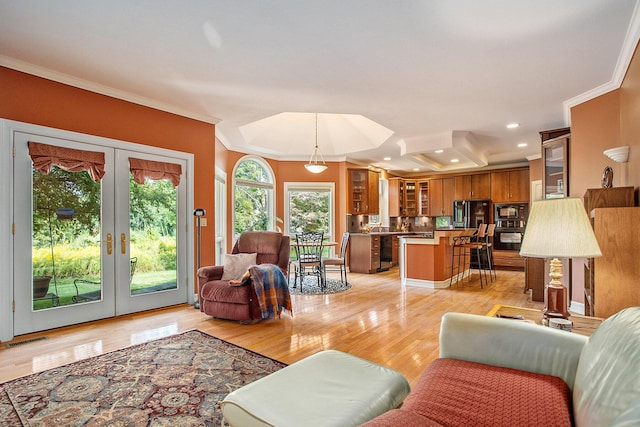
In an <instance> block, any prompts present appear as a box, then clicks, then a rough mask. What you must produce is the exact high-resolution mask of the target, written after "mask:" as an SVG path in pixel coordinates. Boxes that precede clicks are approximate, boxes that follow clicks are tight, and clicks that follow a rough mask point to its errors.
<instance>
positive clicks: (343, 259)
mask: <svg viewBox="0 0 640 427" xmlns="http://www.w3.org/2000/svg"><path fill="white" fill-rule="evenodd" d="M348 244H349V233H344V234H343V235H342V241H341V242H340V253H339V256H338V257H337V258H323V259H322V274H323V275H324V280H325V281H326V280H327V266H331V267H339V268H340V281H342V282H343V283H347V245H348ZM343 272H344V273H343ZM343 274H344V278H343V277H342V276H343Z"/></svg>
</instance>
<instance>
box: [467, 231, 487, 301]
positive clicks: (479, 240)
mask: <svg viewBox="0 0 640 427" xmlns="http://www.w3.org/2000/svg"><path fill="white" fill-rule="evenodd" d="M486 239H487V224H480V226H479V227H478V232H477V233H476V234H474V235H473V236H472V238H471V241H470V242H469V243H465V244H464V245H463V246H464V247H465V248H466V249H468V250H469V257H471V254H472V252H475V255H476V262H475V267H476V269H477V270H478V276H479V277H480V288H481V289H482V287H483V286H482V279H483V277H482V276H484V282H485V283H486V284H488V283H489V282H488V280H487V273H486V271H487V270H488V269H491V265H486V266H485V265H484V262H483V256H482V255H487V256H486V257H485V258H486V259H487V260H488V253H486V248H487V243H486ZM483 252H484V254H483ZM473 267H474V263H473V260H471V262H470V263H469V269H472V268H473ZM487 267H489V268H487Z"/></svg>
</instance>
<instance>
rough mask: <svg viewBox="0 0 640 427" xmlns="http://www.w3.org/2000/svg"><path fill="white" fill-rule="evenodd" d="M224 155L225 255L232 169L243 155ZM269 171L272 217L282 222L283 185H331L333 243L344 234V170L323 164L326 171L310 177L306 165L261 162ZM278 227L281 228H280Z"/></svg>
mask: <svg viewBox="0 0 640 427" xmlns="http://www.w3.org/2000/svg"><path fill="white" fill-rule="evenodd" d="M220 146H221V148H220V149H221V150H224V147H223V146H222V144H220ZM225 151H226V156H227V164H226V168H225V172H226V173H227V200H228V203H227V218H229V221H228V224H227V236H229V238H228V239H227V252H230V251H231V249H232V247H233V244H234V238H233V226H232V223H231V218H233V216H232V213H231V212H232V203H233V188H232V186H233V168H234V167H235V165H236V163H237V162H238V160H239V159H241V158H242V157H244V156H245V155H246V154H244V153H239V152H237V151H228V150H225ZM262 159H263V160H265V161H266V162H267V163H269V166H271V169H273V173H274V175H275V177H276V189H275V194H276V216H278V217H280V218H284V183H285V182H334V183H335V195H334V197H335V204H336V206H335V210H334V217H335V236H334V239H338V237H336V236H341V235H342V233H344V232H345V231H346V219H345V218H346V217H345V212H346V198H347V196H346V176H347V169H346V165H345V163H343V162H327V165H328V166H329V168H328V169H327V170H326V171H324V172H322V173H320V174H313V173H311V172H308V171H307V170H306V169H305V168H304V164H305V163H306V162H292V161H278V160H272V159H266V158H262ZM280 226H282V225H281V224H280Z"/></svg>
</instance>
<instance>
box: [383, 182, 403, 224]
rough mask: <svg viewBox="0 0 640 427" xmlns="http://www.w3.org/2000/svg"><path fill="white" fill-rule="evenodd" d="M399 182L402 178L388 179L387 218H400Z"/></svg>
mask: <svg viewBox="0 0 640 427" xmlns="http://www.w3.org/2000/svg"><path fill="white" fill-rule="evenodd" d="M400 181H402V178H389V185H388V187H387V196H388V198H389V216H390V217H398V216H400V212H401V210H400Z"/></svg>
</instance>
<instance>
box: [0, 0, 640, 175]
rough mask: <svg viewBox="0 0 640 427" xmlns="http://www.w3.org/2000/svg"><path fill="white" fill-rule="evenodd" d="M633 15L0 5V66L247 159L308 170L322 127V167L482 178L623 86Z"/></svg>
mask: <svg viewBox="0 0 640 427" xmlns="http://www.w3.org/2000/svg"><path fill="white" fill-rule="evenodd" d="M637 3H638V2H637V0H561V1H560V0H518V1H513V0H483V1H478V0H402V1H389V0H323V1H317V0H314V1H311V0H278V1H276V0H242V1H232V0H226V1H222V0H182V1H179V0H135V1H134V0H84V1H77V0H74V1H71V0H56V1H43V0H20V1H15V0H0V65H5V66H8V67H11V68H15V69H18V70H22V71H26V72H30V73H33V74H36V75H42V76H45V77H48V78H52V79H54V80H58V81H63V82H65V83H71V84H74V85H76V86H79V87H84V88H88V89H91V90H94V91H97V92H100V93H105V94H109V95H112V96H117V97H120V98H123V99H128V100H132V101H134V102H139V103H142V104H145V105H150V106H154V107H158V108H162V109H166V110H168V111H172V112H176V113H179V114H183V115H187V116H189V117H194V118H197V119H200V120H205V121H208V122H212V123H217V127H216V135H217V136H218V138H219V139H220V140H221V141H222V142H223V143H224V144H225V145H226V146H227V147H228V148H231V149H233V150H236V151H241V152H245V153H253V154H261V155H265V156H267V157H270V158H275V159H280V160H305V161H306V160H307V159H308V158H309V156H310V154H311V152H312V151H313V146H314V144H315V138H316V137H315V114H314V113H320V114H319V115H318V117H319V119H318V133H317V138H318V146H319V148H320V151H321V153H322V154H323V155H324V157H325V159H326V160H345V159H346V160H350V161H353V162H356V163H360V164H363V165H366V164H373V163H375V164H379V165H380V166H381V167H384V168H389V169H390V170H391V171H392V172H395V173H398V174H405V175H410V174H413V173H415V172H413V170H414V168H419V169H420V172H419V173H424V172H425V171H448V170H452V169H467V168H475V167H483V166H485V165H486V166H487V167H493V166H497V165H506V164H515V163H518V162H524V161H526V158H527V156H534V155H537V154H539V152H540V147H539V144H540V140H539V135H538V131H540V130H545V129H554V128H559V127H564V126H566V125H568V124H569V123H568V120H569V117H568V116H567V114H566V111H567V108H568V107H569V106H571V105H575V104H576V103H579V102H582V101H584V100H585V99H588V98H589V97H592V96H594V95H598V94H601V93H604V92H606V91H608V90H611V89H615V88H617V87H618V86H619V84H620V82H621V79H622V77H623V75H624V71H625V70H626V66H627V64H628V62H629V60H630V58H631V55H632V53H633V50H634V48H635V46H636V43H637V41H638V34H639V33H640V31H639V29H638V27H640V25H639V24H638V16H637V15H638V12H636V7H637ZM281 113H297V114H289V115H283V114H281ZM299 113H311V114H299ZM272 116H275V117H272ZM287 117H288V118H287ZM105 120H108V118H105ZM332 121H338V122H340V123H339V124H335V123H334V124H332V123H331V122H332ZM371 122H374V123H373V124H372V123H371ZM511 122H515V123H519V124H520V127H519V128H517V129H507V128H506V124H507V123H511ZM344 123H349V126H348V131H345V132H347V133H346V135H348V136H347V137H346V140H341V139H340V138H341V135H345V133H343V131H338V129H346V128H347V126H345V125H344ZM330 129H333V130H330ZM367 138H370V139H369V140H367ZM356 140H357V143H356ZM519 143H527V144H528V145H527V146H526V147H524V148H518V147H517V144H519ZM436 149H442V150H444V151H443V153H441V154H437V153H435V152H434V151H435V150H436ZM384 157H390V158H391V160H389V161H385V160H383V158H384ZM452 158H458V159H459V162H458V163H456V164H452V163H451V162H450V160H451V159H452Z"/></svg>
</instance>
